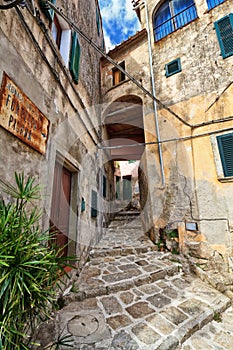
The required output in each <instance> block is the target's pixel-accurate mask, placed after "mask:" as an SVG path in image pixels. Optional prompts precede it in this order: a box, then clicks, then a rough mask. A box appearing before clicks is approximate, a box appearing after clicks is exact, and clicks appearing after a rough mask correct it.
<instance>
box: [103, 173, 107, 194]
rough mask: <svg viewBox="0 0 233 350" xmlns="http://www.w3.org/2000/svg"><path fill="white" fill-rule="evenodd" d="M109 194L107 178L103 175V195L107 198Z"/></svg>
mask: <svg viewBox="0 0 233 350" xmlns="http://www.w3.org/2000/svg"><path fill="white" fill-rule="evenodd" d="M106 195H107V178H106V176H104V175H103V197H104V198H106Z"/></svg>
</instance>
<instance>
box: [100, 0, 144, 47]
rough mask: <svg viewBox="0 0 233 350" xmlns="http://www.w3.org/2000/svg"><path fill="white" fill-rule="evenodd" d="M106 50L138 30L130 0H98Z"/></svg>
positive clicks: (137, 22)
mask: <svg viewBox="0 0 233 350" xmlns="http://www.w3.org/2000/svg"><path fill="white" fill-rule="evenodd" d="M99 6H100V11H101V16H102V22H103V30H104V36H105V45H106V50H107V51H108V50H109V49H112V48H113V47H114V46H116V45H118V44H120V43H121V42H122V41H124V40H126V39H127V38H128V37H130V36H131V35H133V34H135V33H136V32H137V31H138V30H140V24H139V21H138V19H137V15H136V13H135V11H133V5H132V2H131V0H99Z"/></svg>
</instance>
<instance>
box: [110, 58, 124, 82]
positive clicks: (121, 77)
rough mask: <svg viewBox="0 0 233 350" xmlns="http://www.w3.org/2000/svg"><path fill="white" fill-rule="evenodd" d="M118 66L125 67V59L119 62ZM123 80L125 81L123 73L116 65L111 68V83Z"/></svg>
mask: <svg viewBox="0 0 233 350" xmlns="http://www.w3.org/2000/svg"><path fill="white" fill-rule="evenodd" d="M119 66H121V67H122V68H123V69H125V61H122V62H121V63H119ZM116 78H117V79H116ZM118 78H119V79H118ZM123 81H125V74H124V73H123V72H122V71H120V70H119V69H118V68H116V67H114V68H112V85H113V86H116V85H118V84H120V83H122V82H123Z"/></svg>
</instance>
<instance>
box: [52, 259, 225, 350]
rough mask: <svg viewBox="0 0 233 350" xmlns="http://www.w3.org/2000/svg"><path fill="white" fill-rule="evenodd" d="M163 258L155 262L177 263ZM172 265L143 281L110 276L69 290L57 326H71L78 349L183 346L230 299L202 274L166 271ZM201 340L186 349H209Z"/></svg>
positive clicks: (158, 349) (163, 349)
mask: <svg viewBox="0 0 233 350" xmlns="http://www.w3.org/2000/svg"><path fill="white" fill-rule="evenodd" d="M159 258H160V257H159V256H157V263H164V264H167V263H168V262H169V264H168V265H170V264H171V265H170V266H173V264H174V262H173V263H172V262H170V261H167V260H160V259H159ZM146 259H147V260H148V259H149V256H147V257H146ZM152 263H154V260H153V261H152ZM97 266H98V265H97ZM113 266H114V265H113ZM144 266H145V265H144ZM93 268H94V267H93V266H92V269H93ZM102 269H103V267H102ZM169 269H170V267H168V270H167V273H166V274H165V269H161V270H162V273H161V272H160V271H157V273H158V274H159V273H161V275H158V274H157V275H156V274H155V273H151V274H149V276H150V278H151V279H150V281H149V280H148V279H144V280H143V282H142V283H141V281H142V279H141V280H139V279H137V278H135V279H134V280H132V279H130V281H128V282H126V280H125V281H122V283H121V285H120V283H119V282H115V283H114V282H112V283H110V282H109V281H108V284H107V285H103V286H99V287H98V288H95V287H94V285H93V287H92V288H90V287H89V288H88V289H84V290H82V291H80V292H79V293H71V294H70V295H68V296H67V299H66V306H65V307H64V308H63V309H62V310H61V312H60V313H59V315H58V316H57V323H58V325H59V329H58V330H60V331H61V330H63V329H65V327H66V325H67V324H68V325H69V326H70V327H68V330H69V331H71V332H70V333H71V334H72V335H73V336H74V340H75V349H77V350H79V349H80V350H81V349H87V350H97V349H102V350H108V349H111V350H112V349H113V350H116V349H122V350H123V349H124V350H126V349H129V348H130V349H135V350H172V349H174V350H175V349H177V350H178V349H181V347H182V344H186V341H187V340H188V339H189V337H191V336H192V335H193V334H194V333H196V332H198V331H199V330H200V329H202V328H203V327H204V326H205V325H207V324H208V323H210V322H211V321H212V320H214V319H216V317H217V316H216V315H219V314H221V313H222V312H224V311H225V310H226V309H228V308H229V307H230V306H231V301H230V299H229V298H228V297H226V296H225V295H223V294H221V293H220V292H218V291H216V290H215V289H214V288H212V287H210V286H208V285H206V284H205V283H204V282H203V281H201V280H200V279H199V278H197V277H195V276H192V275H189V276H185V275H184V274H182V272H178V270H176V272H175V271H172V270H170V273H168V271H169ZM89 272H90V271H89ZM174 272H175V273H174ZM86 273H87V271H86ZM102 276H104V275H102ZM151 276H152V277H151ZM92 278H93V279H94V276H92ZM74 294H76V296H74ZM87 316H88V317H87ZM80 320H81V321H82V326H83V327H81V326H80ZM75 322H76V323H75ZM91 322H95V323H94V324H92V323H91ZM71 325H72V327H71ZM85 325H87V327H84V326H85ZM92 326H93V327H92ZM94 326H95V327H94ZM90 327H92V328H93V329H92V328H91V330H92V332H90V331H89V330H90ZM212 328H213V327H212ZM77 329H78V331H77ZM87 330H88V333H87ZM80 332H81V333H80ZM82 332H83V333H82ZM85 344H86V346H85ZM118 345H121V347H118ZM199 345H200V346H199V347H196V348H189V347H184V348H183V347H182V349H183V350H188V349H200V350H205V349H207V347H206V343H205V346H204V347H202V344H201V343H200V344H199ZM220 348H221V347H219V349H220ZM211 349H212V348H211ZM214 349H217V347H216V348H214ZM221 349H222V348H221ZM223 349H224V348H223ZM226 349H231V347H230V348H229V347H226Z"/></svg>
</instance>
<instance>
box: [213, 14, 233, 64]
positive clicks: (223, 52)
mask: <svg viewBox="0 0 233 350" xmlns="http://www.w3.org/2000/svg"><path fill="white" fill-rule="evenodd" d="M227 18H229V23H230V25H231V29H232V35H233V13H230V14H229V15H227V16H224V17H222V18H220V19H219V20H218V21H216V22H215V23H214V27H215V31H216V35H217V38H218V42H219V46H220V50H221V55H222V57H223V58H227V57H230V56H232V55H233V44H232V50H231V52H226V50H225V45H224V39H225V38H223V36H222V34H221V32H220V29H219V23H220V22H222V21H224V20H225V19H227ZM232 42H233V39H232Z"/></svg>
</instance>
